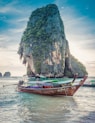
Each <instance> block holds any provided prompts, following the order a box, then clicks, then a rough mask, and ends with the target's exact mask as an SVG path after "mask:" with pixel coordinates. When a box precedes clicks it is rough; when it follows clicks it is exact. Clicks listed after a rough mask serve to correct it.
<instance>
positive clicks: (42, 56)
mask: <svg viewBox="0 0 95 123" xmlns="http://www.w3.org/2000/svg"><path fill="white" fill-rule="evenodd" d="M18 53H19V55H20V57H21V58H23V63H24V64H27V74H28V75H34V74H42V75H45V76H51V77H54V76H56V77H63V76H64V75H66V76H69V77H71V76H72V70H73V71H74V72H75V73H76V72H77V73H79V74H80V76H81V75H84V74H86V73H87V72H86V70H85V67H84V66H83V65H82V64H81V63H79V62H78V61H77V60H76V59H74V58H73V57H72V59H73V60H71V54H70V50H69V44H68V41H67V39H66V36H65V32H64V25H63V21H62V19H61V17H60V13H59V10H58V7H57V6H56V5H55V4H49V5H47V6H45V7H42V8H38V9H36V10H35V11H33V12H32V14H31V16H30V18H29V21H28V23H27V27H26V29H25V31H24V33H23V36H22V39H21V43H20V47H19V50H18ZM73 61H74V62H75V64H76V66H74V64H73ZM78 64H80V65H79V66H78ZM72 65H73V67H72ZM80 66H81V67H83V69H84V70H82V69H80V68H79V67H80ZM76 68H77V69H76ZM79 70H80V71H79ZM81 73H82V74H81Z"/></svg>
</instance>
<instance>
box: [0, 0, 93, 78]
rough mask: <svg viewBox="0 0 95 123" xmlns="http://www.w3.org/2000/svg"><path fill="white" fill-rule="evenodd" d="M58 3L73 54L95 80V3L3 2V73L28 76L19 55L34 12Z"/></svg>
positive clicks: (0, 18) (0, 27)
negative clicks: (22, 39)
mask: <svg viewBox="0 0 95 123" xmlns="http://www.w3.org/2000/svg"><path fill="white" fill-rule="evenodd" d="M51 3H54V4H56V5H57V6H58V8H59V12H60V16H61V18H62V20H63V23H64V28H65V34H66V39H67V40H68V42H69V47H70V52H71V54H72V55H73V56H75V57H76V58H77V59H78V60H79V61H80V62H82V63H83V64H84V65H85V67H86V69H87V71H88V75H89V76H95V0H42V1H41V0H0V72H1V73H2V74H4V73H5V72H6V71H10V72H11V74H12V76H22V75H24V74H26V66H25V65H23V64H22V61H21V60H20V59H19V55H18V54H17V51H18V48H19V43H20V41H21V37H22V34H23V32H24V30H25V28H26V26H27V22H28V19H29V17H30V15H31V13H32V11H33V10H35V9H37V8H40V7H43V6H46V5H47V4H51Z"/></svg>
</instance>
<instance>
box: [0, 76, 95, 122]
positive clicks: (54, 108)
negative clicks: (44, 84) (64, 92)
mask: <svg viewBox="0 0 95 123" xmlns="http://www.w3.org/2000/svg"><path fill="white" fill-rule="evenodd" d="M18 81H19V78H1V79H0V123H95V87H81V88H80V89H79V90H78V91H77V92H76V93H75V95H74V96H73V97H66V96H41V95H36V94H28V93H21V92H17V85H14V84H16V83H18Z"/></svg>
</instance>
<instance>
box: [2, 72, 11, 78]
mask: <svg viewBox="0 0 95 123" xmlns="http://www.w3.org/2000/svg"><path fill="white" fill-rule="evenodd" d="M10 76H11V73H10V72H5V73H4V75H3V77H10Z"/></svg>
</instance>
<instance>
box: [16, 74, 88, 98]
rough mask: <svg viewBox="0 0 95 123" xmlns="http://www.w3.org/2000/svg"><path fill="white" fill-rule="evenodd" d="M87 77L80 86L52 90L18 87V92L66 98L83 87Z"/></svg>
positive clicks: (53, 88)
mask: <svg viewBox="0 0 95 123" xmlns="http://www.w3.org/2000/svg"><path fill="white" fill-rule="evenodd" d="M86 78H87V76H85V77H84V78H83V80H81V81H80V82H79V84H78V85H68V86H63V87H52V88H40V87H39V88H29V87H25V86H23V85H18V91H20V92H27V93H34V94H40V95H50V96H53V95H64V96H73V95H74V94H75V92H76V91H77V90H78V89H79V87H80V86H82V85H83V84H84V82H85V80H86Z"/></svg>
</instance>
